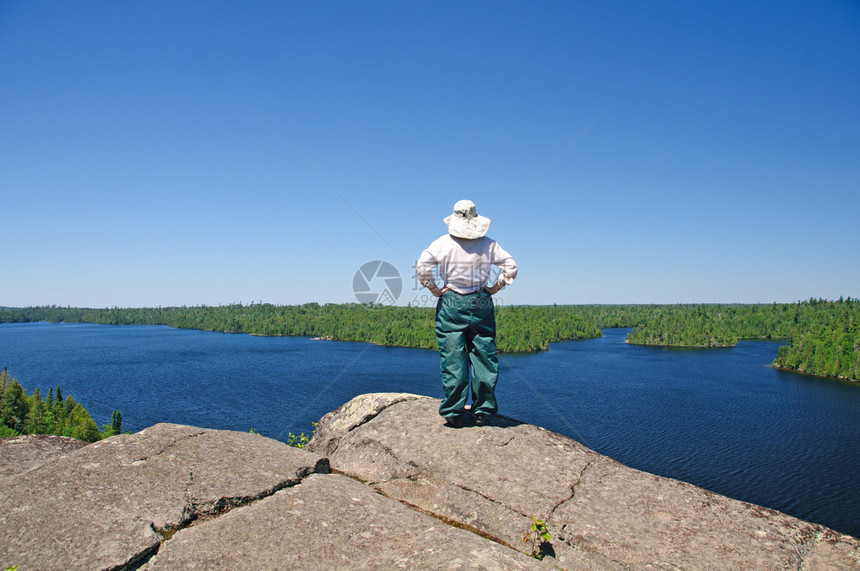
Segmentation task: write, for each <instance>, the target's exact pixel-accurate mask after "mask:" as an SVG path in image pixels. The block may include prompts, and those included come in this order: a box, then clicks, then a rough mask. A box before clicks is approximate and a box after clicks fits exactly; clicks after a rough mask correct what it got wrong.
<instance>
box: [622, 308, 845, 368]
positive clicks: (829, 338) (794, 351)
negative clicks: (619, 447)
mask: <svg viewBox="0 0 860 571" xmlns="http://www.w3.org/2000/svg"><path fill="white" fill-rule="evenodd" d="M627 339H628V342H630V343H640V344H645V345H671V346H682V347H734V346H735V345H737V343H738V341H740V340H750V339H753V340H754V339H774V340H784V341H787V342H788V344H787V345H783V346H782V347H780V348H779V350H778V352H777V356H776V359H775V360H774V362H773V364H774V366H776V367H780V368H783V369H789V370H794V371H799V372H802V373H808V374H813V375H821V376H826V377H834V378H840V379H847V380H853V381H860V300H857V299H852V298H850V297H848V298H839V299H838V300H836V301H828V300H824V299H814V298H810V299H809V300H806V301H798V302H797V303H784V304H776V303H774V304H771V305H697V306H661V310H660V311H659V312H658V313H656V314H653V315H652V316H651V317H650V318H649V319H648V320H646V321H645V322H643V323H641V324H639V325H637V326H636V327H635V328H634V329H633V331H632V332H631V333H630V334H629V335H628V336H627Z"/></svg>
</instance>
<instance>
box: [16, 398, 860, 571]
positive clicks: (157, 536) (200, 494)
mask: <svg viewBox="0 0 860 571" xmlns="http://www.w3.org/2000/svg"><path fill="white" fill-rule="evenodd" d="M438 405H439V401H438V400H436V399H430V398H427V397H420V396H417V395H409V394H390V393H387V394H372V395H362V396H360V397H356V398H355V399H353V400H352V401H350V402H349V403H346V404H345V405H344V406H343V407H341V408H340V409H338V410H337V411H334V412H332V413H329V414H328V415H326V416H325V417H323V418H322V419H321V421H320V423H319V426H318V428H317V432H316V434H315V436H314V438H313V439H312V441H311V443H310V444H309V446H308V448H309V449H308V450H299V449H296V448H291V447H289V446H286V445H285V444H283V443H280V442H276V441H274V440H270V439H268V438H265V437H262V436H259V435H255V434H248V433H238V432H228V431H217V430H206V429H200V428H194V427H188V426H179V425H168V424H159V425H156V426H153V427H151V428H148V429H146V430H144V431H142V432H140V433H137V434H133V435H122V436H116V437H113V438H110V439H107V440H104V441H102V442H99V443H96V444H91V445H89V446H83V447H80V446H82V445H80V444H77V443H75V442H69V441H68V440H63V439H59V440H51V439H23V440H19V439H13V440H11V441H0V529H2V530H3V531H2V534H3V535H2V540H0V569H4V568H6V567H8V566H12V565H20V568H21V570H22V571H23V570H25V569H136V568H143V569H216V568H217V569H282V568H300V569H305V568H311V569H323V568H324V569H331V568H351V569H361V568H397V567H401V568H422V569H423V568H429V569H438V568H446V569H449V568H453V569H469V568H481V569H532V568H534V569H541V568H561V569H626V568H631V569H639V568H652V569H670V568H671V569H677V568H684V569H704V568H737V569H741V568H744V569H746V568H755V569H783V568H793V569H801V568H802V569H840V568H844V569H858V568H860V542H858V540H857V539H855V538H852V537H848V536H845V535H840V534H838V533H836V532H833V531H832V530H829V529H827V528H824V527H822V526H819V525H816V524H812V523H808V522H804V521H801V520H798V519H795V518H792V517H789V516H787V515H785V514H781V513H779V512H775V511H773V510H768V509H764V508H761V507H758V506H753V505H750V504H746V503H743V502H738V501H735V500H731V499H728V498H725V497H723V496H719V495H717V494H714V493H711V492H708V491H705V490H702V489H700V488H696V487H695V486H691V485H689V484H684V483H682V482H678V481H675V480H671V479H667V478H661V477H658V476H654V475H651V474H647V473H644V472H640V471H637V470H633V469H631V468H628V467H625V466H623V465H621V464H619V463H617V462H614V461H613V460H611V459H609V458H606V457H604V456H601V455H599V454H597V453H595V452H593V451H591V450H589V449H587V448H585V447H583V446H582V445H580V444H578V443H576V442H574V441H572V440H570V439H568V438H565V437H563V436H560V435H558V434H554V433H552V432H549V431H546V430H544V429H541V428H539V427H536V426H531V425H526V424H521V423H518V422H516V421H513V420H510V419H506V418H503V417H496V418H494V419H493V421H492V422H491V423H490V425H488V426H484V427H476V426H474V425H471V426H470V425H469V423H467V426H466V427H465V428H463V429H460V430H454V429H450V428H446V427H444V426H443V423H442V421H441V419H440V417H439V416H438V414H437V412H436V411H437V408H438ZM7 450H13V451H14V453H10V454H8V455H7V454H6V452H7ZM28 450H29V452H27V451H28ZM330 466H331V470H330ZM533 517H535V518H539V519H542V520H545V521H546V522H547V524H548V526H549V531H550V535H551V540H552V544H551V545H544V551H545V552H547V553H549V555H548V556H547V557H546V558H545V559H544V560H543V561H538V560H536V559H533V558H531V557H529V556H528V555H527V554H526V553H528V552H530V551H531V545H527V544H524V543H523V536H524V535H525V534H526V532H527V531H528V530H529V527H530V525H531V524H532V523H533V521H534V520H533V519H532V518H533Z"/></svg>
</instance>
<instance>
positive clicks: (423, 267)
mask: <svg viewBox="0 0 860 571" xmlns="http://www.w3.org/2000/svg"><path fill="white" fill-rule="evenodd" d="M438 265H439V260H437V259H436V256H434V255H433V252H431V251H430V248H428V249H426V250H424V251H423V252H421V256H420V257H419V258H418V263H416V264H415V273H416V275H417V276H418V283H420V284H421V285H423V286H424V287H426V288H427V289H429V290H430V293H432V294H433V295H435V296H436V297H441V295H442V294H443V293H445V290H446V289H447V288H445V289H439V286H437V285H436V280H434V279H433V268H435V267H436V266H438Z"/></svg>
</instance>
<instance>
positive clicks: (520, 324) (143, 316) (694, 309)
mask: <svg viewBox="0 0 860 571" xmlns="http://www.w3.org/2000/svg"><path fill="white" fill-rule="evenodd" d="M858 312H860V301H858V300H857V299H852V298H850V297H849V298H847V299H843V298H840V299H839V300H837V301H827V300H822V299H809V300H806V301H799V302H797V303H788V304H777V303H773V304H754V305H741V304H729V305H724V304H689V305H552V306H505V307H499V308H497V311H496V321H497V326H498V336H497V346H498V349H499V351H501V352H531V351H542V350H546V349H547V348H548V347H549V344H550V343H554V342H557V341H565V340H572V339H589V338H594V337H599V336H600V335H601V333H600V330H601V329H603V328H608V327H630V328H633V330H632V331H631V333H630V334H629V335H628V341H629V342H630V343H637V344H645V345H674V346H685V347H732V346H735V345H737V343H738V341H739V340H745V339H772V340H785V341H787V342H788V343H789V344H788V345H786V346H785V347H782V348H781V349H780V350H779V353H778V355H777V358H776V360H775V361H774V365H776V366H779V367H782V368H786V369H793V370H797V371H801V372H806V373H811V374H817V375H825V376H831V377H840V378H846V379H853V380H860V333H858V329H857V327H858V323H860V316H858ZM30 321H50V322H54V323H56V322H61V321H62V322H67V323H100V324H111V325H135V324H138V325H140V324H148V325H168V326H171V327H177V328H185V329H200V330H205V331H221V332H229V333H250V334H255V335H269V336H276V335H291V336H306V337H319V338H323V339H332V340H338V341H364V342H370V343H377V344H380V345H389V346H400V347H416V348H424V349H435V348H436V338H435V333H434V310H433V308H427V307H423V308H421V307H398V306H377V307H372V308H369V307H366V306H363V305H360V304H324V305H320V304H317V303H307V304H303V305H272V304H264V303H260V304H250V305H241V304H234V305H224V306H205V305H201V306H192V307H185V306H183V307H154V308H116V307H115V308H105V309H88V308H73V307H58V306H43V307H28V308H5V309H0V322H30Z"/></svg>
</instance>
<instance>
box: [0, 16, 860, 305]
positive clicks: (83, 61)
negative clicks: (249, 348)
mask: <svg viewBox="0 0 860 571" xmlns="http://www.w3.org/2000/svg"><path fill="white" fill-rule="evenodd" d="M0 83H2V89H0V232H2V242H0V244H2V245H0V272H2V274H0V275H2V279H0V305H9V306H24V305H41V304H61V305H67V304H68V305H73V306H93V307H105V306H114V305H119V306H153V305H182V304H187V305H195V304H210V305H214V304H219V303H232V302H244V303H248V302H250V301H264V302H271V303H280V304H294V303H303V302H308V301H319V302H351V301H354V297H353V292H352V278H353V275H354V273H355V271H356V269H357V268H358V267H359V266H360V265H361V264H363V263H364V262H367V261H369V260H374V259H384V260H388V261H390V262H391V263H392V264H394V265H395V266H396V267H397V268H398V269H399V270H400V272H401V273H402V274H403V275H404V279H405V281H406V284H405V288H404V292H403V295H402V296H401V298H400V303H401V304H402V303H405V302H408V301H410V300H411V299H412V298H413V297H414V296H415V295H416V294H421V293H422V292H416V291H413V290H412V283H411V281H410V276H411V273H412V265H413V264H414V261H415V260H416V259H417V257H418V255H419V253H420V252H421V250H422V249H423V248H424V247H426V245H427V244H429V243H430V241H432V240H433V239H435V238H436V237H438V236H440V235H441V234H443V233H444V232H445V230H446V229H445V226H444V224H443V223H442V218H443V217H445V216H447V215H448V214H449V213H450V211H451V207H452V206H453V204H454V202H456V201H457V200H459V199H462V198H469V199H472V200H473V201H474V202H475V203H476V204H477V206H478V212H479V213H481V214H483V215H486V216H488V217H490V218H491V219H493V223H492V226H491V227H490V232H489V235H490V236H492V237H493V238H495V239H497V240H498V241H499V242H500V243H501V244H502V246H503V247H505V248H506V249H507V250H508V251H510V252H511V253H512V254H513V255H514V257H515V258H516V260H517V262H518V263H519V265H520V278H519V279H518V280H517V282H516V283H515V285H514V286H512V287H510V288H507V289H506V290H504V291H503V292H502V293H501V294H499V296H500V297H501V298H502V301H503V303H508V304H527V303H537V304H551V303H652V302H653V303H677V302H771V301H795V300H797V299H802V298H803V299H805V298H808V297H811V296H814V297H825V298H830V299H833V298H838V297H839V296H840V295H850V296H852V297H858V296H860V241H858V218H860V4H858V3H857V2H851V1H826V0H823V1H816V2H792V1H785V0H774V1H770V2H712V3H708V4H706V3H701V2H688V1H686V0H684V1H677V2H665V1H655V2H634V1H631V2H611V1H610V2H603V1H601V2H540V3H526V2H521V3H519V2H518V3H514V2H498V1H494V2H483V3H477V2H423V3H415V2H385V3H382V2H323V3H316V2H229V3H227V2H224V3H221V2H195V3H176V2H172V1H171V2H161V1H146V2H142V1H141V2H113V1H111V2H107V1H105V2H65V1H63V2H29V1H21V2H9V1H0ZM261 117H262V119H261ZM264 120H265V121H264ZM266 122H268V123H269V124H270V125H271V126H272V127H273V128H274V129H275V130H276V131H277V133H275V132H274V131H273V130H272V129H271V128H270V127H269V126H268V125H267V124H266ZM279 135H280V136H279ZM281 137H283V140H282V139H281ZM284 140H286V141H287V142H288V143H289V145H292V146H293V147H294V148H295V149H296V150H297V151H298V152H299V153H300V154H301V155H302V156H303V157H304V158H305V159H306V161H307V162H308V163H310V165H312V167H313V169H316V171H317V172H318V173H320V175H322V177H324V178H325V180H326V181H328V184H330V185H331V187H333V188H334V190H332V188H331V187H330V186H329V185H328V184H326V182H324V181H323V180H322V179H321V178H320V177H318V176H317V174H315V172H314V170H312V168H311V167H309V166H308V165H307V164H306V163H305V162H303V161H302V159H300V158H299V157H298V156H297V155H296V154H295V153H294V152H293V150H292V149H291V148H290V147H289V146H288V145H287V144H286V143H285V142H284ZM541 174H542V176H541ZM538 177H539V178H538ZM339 195H340V196H339ZM341 197H342V198H341ZM356 211H357V212H358V213H359V214H360V216H359V215H357V214H356ZM362 218H363V219H362Z"/></svg>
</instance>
